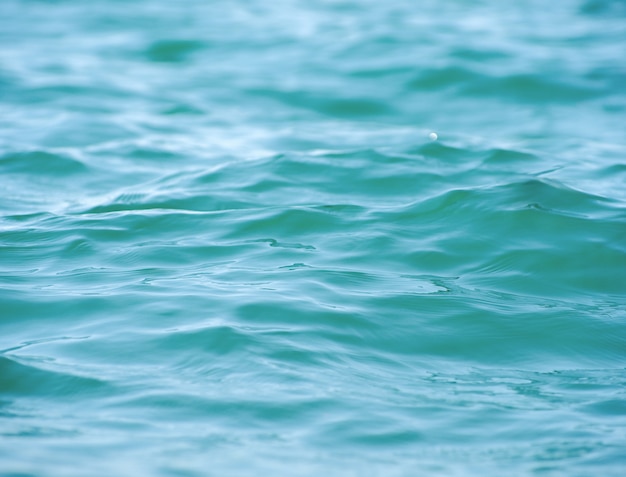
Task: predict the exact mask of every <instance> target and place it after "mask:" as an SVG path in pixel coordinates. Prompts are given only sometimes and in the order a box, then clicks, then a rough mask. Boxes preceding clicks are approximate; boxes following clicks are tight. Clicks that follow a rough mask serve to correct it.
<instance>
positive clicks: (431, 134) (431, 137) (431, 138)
mask: <svg viewBox="0 0 626 477" xmlns="http://www.w3.org/2000/svg"><path fill="white" fill-rule="evenodd" d="M438 137H439V136H437V133H436V132H431V133H430V134H429V135H428V138H429V139H430V140H431V141H436V140H437V138H438Z"/></svg>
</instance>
